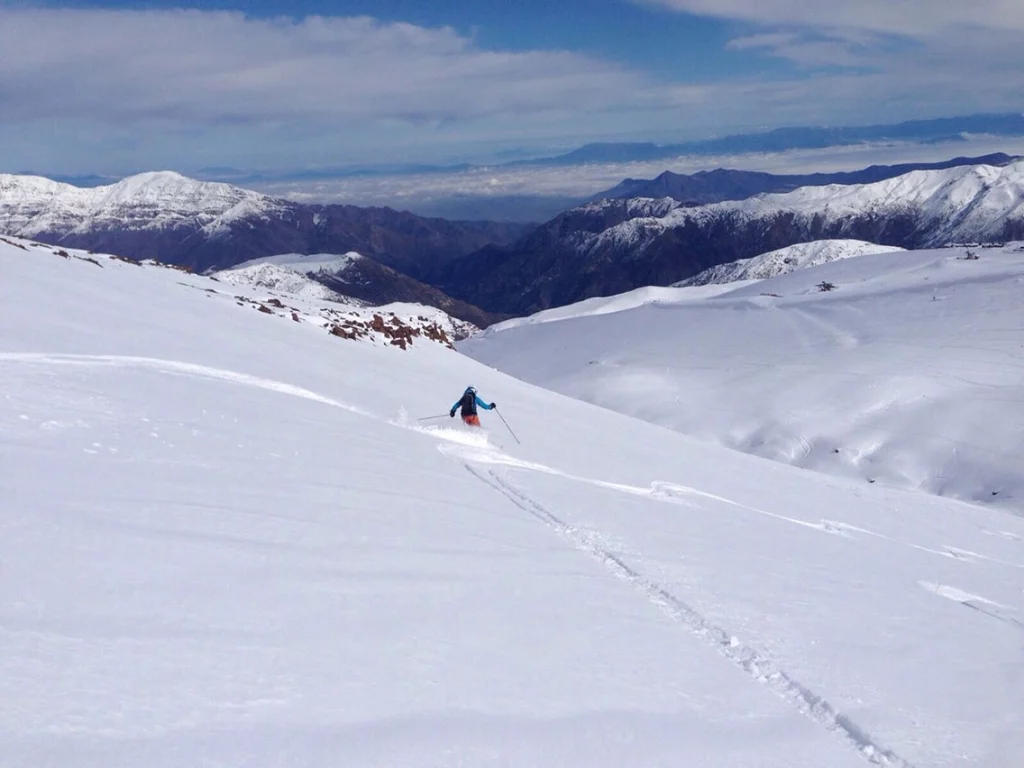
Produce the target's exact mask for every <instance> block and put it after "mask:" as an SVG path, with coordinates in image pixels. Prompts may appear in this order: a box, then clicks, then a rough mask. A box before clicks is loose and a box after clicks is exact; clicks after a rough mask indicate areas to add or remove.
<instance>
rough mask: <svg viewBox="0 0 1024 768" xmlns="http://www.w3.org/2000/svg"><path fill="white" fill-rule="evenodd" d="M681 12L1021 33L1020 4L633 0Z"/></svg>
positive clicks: (920, 33)
mask: <svg viewBox="0 0 1024 768" xmlns="http://www.w3.org/2000/svg"><path fill="white" fill-rule="evenodd" d="M636 2H638V3H640V4H646V5H653V6H661V7H665V8H670V9H673V10H677V11H682V12H686V13H693V14H698V15H701V16H712V17H715V18H725V19H734V20H738V21H747V22H753V23H757V24H768V25H775V26H792V27H810V28H818V29H854V30H868V31H871V32H879V33H883V34H896V35H904V36H907V37H914V38H923V37H932V36H936V35H944V34H947V33H949V32H957V31H960V30H962V29H964V28H970V27H977V28H983V29H994V30H1001V31H1007V30H1017V31H1022V30H1024V3H1022V2H1020V0H973V2H962V0H636Z"/></svg>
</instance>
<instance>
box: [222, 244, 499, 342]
mask: <svg viewBox="0 0 1024 768" xmlns="http://www.w3.org/2000/svg"><path fill="white" fill-rule="evenodd" d="M213 274H214V275H215V276H216V277H217V278H218V279H220V280H223V281H225V282H228V283H232V284H234V285H249V286H252V287H256V288H264V289H267V290H271V291H274V292H277V293H279V294H285V295H294V296H303V297H307V298H314V299H322V300H328V301H337V302H342V303H347V304H353V305H355V306H381V305H388V304H394V303H400V304H425V305H428V306H431V307H436V308H437V309H438V310H440V311H441V313H442V314H443V315H445V316H448V315H451V316H452V317H451V318H450V321H449V322H450V327H451V328H452V329H453V330H454V331H455V333H456V338H463V337H464V336H467V335H469V334H471V333H474V332H476V331H477V330H478V329H479V328H480V327H483V326H486V325H488V324H489V323H491V322H492V321H493V320H494V319H496V318H495V317H493V316H491V315H488V314H487V313H485V312H481V311H480V310H479V309H477V308H476V307H474V306H471V305H469V304H466V303H465V302H461V301H456V300H454V299H452V298H451V297H449V296H446V295H445V294H444V293H442V292H441V291H439V290H437V289H436V288H433V287H431V286H429V285H426V284H424V283H421V282H419V281H418V280H414V279H413V278H411V277H409V276H408V275H404V274H402V273H401V272H398V271H396V270H394V269H391V268H389V267H385V266H383V265H382V264H379V263H377V262H376V261H375V260H373V259H370V258H366V257H364V256H363V255H361V254H359V253H356V252H355V251H350V252H349V253H343V254H332V253H315V254H308V255H307V254H300V253H286V254H278V255H275V256H265V257H262V258H259V259H252V260H251V261H247V262H244V263H243V264H239V265H238V266H237V267H232V268H231V269H226V270H220V271H217V272H214V273H213ZM455 318H458V319H455Z"/></svg>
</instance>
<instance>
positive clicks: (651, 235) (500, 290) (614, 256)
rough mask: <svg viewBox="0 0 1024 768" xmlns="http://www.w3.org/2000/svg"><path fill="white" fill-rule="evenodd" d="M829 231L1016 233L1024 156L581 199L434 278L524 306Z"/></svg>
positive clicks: (505, 308) (474, 297)
mask: <svg viewBox="0 0 1024 768" xmlns="http://www.w3.org/2000/svg"><path fill="white" fill-rule="evenodd" d="M631 211H636V212H637V215H631V213H630V212H631ZM579 222H584V225H583V226H580V225H579ZM603 224H607V226H603ZM595 225H596V226H595ZM837 238H841V239H858V240H865V241H868V242H872V243H877V244H880V245H891V246H897V247H901V248H924V247H936V246H940V245H946V244H951V243H971V242H1001V241H1008V240H1013V239H1019V238H1024V161H1018V162H1015V163H1012V164H1009V165H1006V166H1003V167H996V166H986V165H979V166H964V167H957V168H950V169H945V170H934V171H915V172H912V173H908V174H905V175H902V176H898V177H895V178H892V179H888V180H885V181H881V182H877V183H874V184H864V185H848V186H841V185H834V184H833V185H826V186H815V187H803V188H800V189H797V190H795V191H793V192H790V193H787V194H766V195H759V196H757V197H752V198H748V199H745V200H738V201H729V202H722V203H716V204H712V205H703V206H686V205H684V204H682V203H679V202H677V201H674V200H670V199H668V198H665V199H661V200H643V199H641V200H632V201H622V200H606V201H601V202H596V203H590V204H588V205H586V206H583V207H581V208H579V209H577V210H575V211H570V212H568V213H567V214H565V215H563V216H562V217H559V218H558V219H556V220H554V221H553V222H549V223H548V224H547V225H545V226H544V227H542V228H540V229H539V230H537V231H535V232H533V233H531V234H530V235H527V236H526V237H524V238H523V239H522V240H521V241H520V242H519V243H517V244H516V245H514V246H512V247H509V248H504V249H503V248H490V249H487V250H484V251H481V252H480V253H477V254H471V255H470V256H467V257H465V258H463V259H461V260H459V261H458V262H456V263H455V264H454V265H453V266H452V267H451V269H450V271H449V273H448V274H447V276H446V278H445V280H443V281H442V282H441V285H442V287H443V288H444V289H445V290H446V292H448V293H449V294H451V295H453V296H457V297H459V298H462V299H464V300H466V301H469V302H471V303H474V304H476V305H478V306H481V307H484V308H485V309H489V310H491V311H502V312H510V313H516V314H521V313H529V312H533V311H536V310H539V309H544V308H548V307H552V306H559V305H562V304H568V303H572V302H575V301H579V300H581V299H584V298H589V297H591V296H606V295H612V294H615V293H621V292H623V291H628V290H631V289H633V288H637V287H640V286H643V285H669V284H673V283H677V282H679V281H681V280H685V279H687V278H690V277H692V276H694V275H696V274H699V273H700V272H702V271H704V270H705V269H709V268H711V267H715V266H718V265H720V264H724V263H728V262H732V261H736V260H738V259H746V258H751V257H754V256H757V255H759V254H762V253H766V252H768V251H773V250H776V249H778V248H783V247H786V246H789V245H794V244H796V243H803V242H809V241H812V240H821V239H837ZM506 285H511V286H514V288H515V289H514V290H506V289H505V286H506Z"/></svg>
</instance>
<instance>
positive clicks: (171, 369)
mask: <svg viewBox="0 0 1024 768" xmlns="http://www.w3.org/2000/svg"><path fill="white" fill-rule="evenodd" d="M0 362H8V363H27V364H41V365H79V366H91V367H103V366H106V367H112V368H142V369H148V370H152V371H160V372H162V373H170V374H177V375H182V376H187V377H190V378H197V379H209V380H212V381H226V382H230V383H232V384H241V385H243V386H246V387H254V388H256V389H264V390H267V391H270V392H279V393H280V394H282V395H290V396H292V397H299V398H302V399H303V400H312V401H313V402H316V403H322V404H324V405H330V406H333V407H335V408H342V409H344V410H346V411H351V412H352V413H359V414H362V415H364V416H369V415H371V414H369V413H367V412H365V411H363V410H360V409H359V408H356V407H355V406H354V405H348V404H347V403H342V402H339V401H337V400H333V399H331V398H329V397H324V396H323V395H320V394H317V393H316V392H313V391H312V390H309V389H303V388H302V387H296V386H294V385H292V384H287V383H285V382H283V381H275V380H274V379H264V378H261V377H259V376H250V375H249V374H245V373H237V372H235V371H227V370H223V369H221V368H211V367H209V366H206V365H198V364H196V363H183V362H178V361H177V360H162V359H160V358H155V357H133V356H130V355H60V354H45V353H40V352H0Z"/></svg>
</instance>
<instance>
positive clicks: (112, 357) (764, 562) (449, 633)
mask: <svg viewBox="0 0 1024 768" xmlns="http://www.w3.org/2000/svg"><path fill="white" fill-rule="evenodd" d="M875 258H877V257H872V256H866V257H863V258H862V259H853V260H848V261H847V262H837V263H835V264H830V265H827V267H823V268H821V269H826V268H836V267H839V266H841V265H843V264H854V263H861V262H864V263H866V262H867V260H869V259H875ZM1005 258H1007V259H1009V258H1011V257H1010V256H1009V255H1007V256H1006V257H1005ZM1021 258H1024V256H1022V257H1021ZM993 260H994V257H993ZM987 265H990V262H989V260H988V257H987V256H986V257H985V258H983V259H982V260H980V261H975V262H959V261H950V262H948V263H945V265H944V266H941V265H940V266H936V267H934V268H932V269H928V268H926V267H923V266H922V267H921V268H920V270H919V271H918V279H921V280H923V279H924V278H925V277H931V278H932V280H933V281H937V279H938V278H939V277H942V276H943V269H945V270H948V271H949V272H953V271H956V270H960V273H959V277H960V278H961V279H962V278H963V277H964V275H965V274H970V270H978V269H988V268H989V266H987ZM811 271H813V270H807V271H806V272H804V273H794V274H793V275H788V276H785V277H784V278H777V279H778V280H786V279H797V278H798V277H799V278H801V279H802V278H803V277H804V276H805V275H806V274H809V273H810V272H811ZM0 273H2V274H3V279H4V287H5V288H6V289H7V290H6V292H5V298H4V300H3V301H2V302H0V370H2V372H3V380H4V395H3V397H2V398H0V436H2V439H0V498H2V499H3V503H2V504H0V529H2V530H3V532H4V535H3V536H0V562H2V563H3V573H4V576H3V578H2V579H0V637H2V647H3V654H2V664H3V670H4V674H2V675H0V700H2V701H4V702H14V703H15V705H13V706H5V707H2V708H0V755H3V760H2V762H3V763H4V765H5V768H6V767H7V766H9V767H10V768H29V767H30V766H31V768H40V766H58V765H60V766H69V765H74V766H76V768H100V767H101V766H103V767H106V766H111V765H146V766H148V767H149V768H170V767H171V766H175V767H177V766H181V765H214V764H218V765H233V766H234V765H249V766H259V767H262V766H267V767H268V768H269V766H284V765H289V766H303V768H328V767H329V768H346V767H347V766H353V767H354V766H366V765H402V766H428V765H431V766H433V765H453V764H459V765H464V766H472V767H473V768H483V767H484V766H494V765H498V764H505V765H529V766H537V767H538V768H549V767H550V768H554V767H555V766H557V767H558V768H577V767H578V768H583V766H587V767H588V768H589V767H590V766H595V765H631V766H632V765H700V766H702V768H736V767H737V766H747V767H750V768H753V766H757V767H758V768H821V767H822V766H828V767H829V768H855V767H858V766H864V765H877V766H888V767H889V768H892V767H893V766H899V767H901V768H906V767H907V766H933V765H935V766H937V765H957V764H974V765H985V766H999V767H1000V768H1002V767H1003V766H1009V765H1013V761H1014V760H1015V759H1016V758H1017V757H1019V755H1020V754H1021V749H1022V748H1024V723H1022V722H1021V720H1020V709H1019V705H1020V702H1021V701H1022V700H1024V669H1022V663H1021V656H1020V638H1021V635H1020V620H1021V612H1022V610H1024V593H1022V591H1021V574H1022V573H1024V569H1022V567H1021V566H1024V549H1022V541H1024V520H1022V519H1021V518H1020V517H1019V516H1016V515H1013V514H1010V513H1008V512H1006V511H1004V510H1000V509H998V508H982V507H979V506H975V505H970V504H964V503H960V502H956V501H952V500H949V499H943V498H938V497H935V496H931V495H927V494H922V493H908V492H905V491H895V490H892V489H889V488H885V487H882V485H881V484H875V485H869V484H866V483H863V482H862V481H854V480H849V479H842V478H828V477H824V476H822V475H819V474H816V473H811V472H806V471H801V470H797V469H794V468H791V467H787V466H785V465H782V464H779V463H776V462H769V461H766V460H764V459H761V458H758V457H754V456H749V455H745V454H742V453H738V452H735V451H731V450H727V449H724V448H721V447H718V446H714V445H708V444H702V443H699V442H696V441H694V440H693V439H691V438H688V437H686V436H683V435H680V434H678V433H675V432H672V431H670V430H666V429H661V428H658V427H655V426H652V425H649V424H646V423H644V422H643V421H641V420H638V419H633V418H628V417H626V416H623V415H620V414H617V413H614V412H612V411H609V410H605V409H601V408H596V407H594V406H592V405H589V404H586V403H583V402H580V401H577V400H572V399H569V398H566V397H564V396H560V395H557V394H554V393H552V392H550V391H547V390H544V389H540V388H538V387H534V386H531V385H528V384H525V383H523V382H521V381H518V380H517V379H515V378H512V377H509V376H506V375H504V374H501V373H499V372H497V371H495V370H493V369H491V368H489V367H486V366H483V365H480V364H479V363H476V362H475V361H473V360H471V359H469V358H466V357H464V356H462V355H459V354H456V353H455V352H453V351H452V350H450V349H447V348H446V347H445V346H444V345H443V344H435V343H429V342H426V343H420V340H419V338H418V337H417V339H416V340H415V343H413V344H412V345H410V346H408V348H407V349H405V350H404V351H402V350H401V349H398V348H396V346H395V345H393V344H391V343H379V341H380V338H377V337H375V338H366V339H363V340H361V341H356V342H352V341H346V340H341V339H338V338H337V335H338V334H329V333H327V332H326V330H325V328H324V327H323V326H322V325H321V324H320V323H319V322H313V321H312V319H313V318H319V311H321V310H323V311H331V312H338V313H339V314H340V315H342V316H344V315H345V314H348V312H349V311H351V312H356V313H358V310H347V309H345V310H344V311H341V310H339V308H337V307H336V306H335V307H329V306H327V305H324V306H321V307H319V308H318V307H316V306H314V305H313V304H311V303H308V304H307V303H301V302H296V304H295V306H298V307H300V308H302V307H305V308H306V310H303V311H304V313H305V314H304V315H302V316H300V318H299V319H300V321H299V322H295V321H294V320H293V318H291V316H290V314H289V311H288V310H287V309H280V308H278V307H276V306H275V305H273V304H271V303H270V301H269V300H268V299H266V297H265V295H263V294H262V293H260V292H258V291H257V292H249V291H248V290H246V289H238V288H236V287H234V286H226V285H225V284H224V283H222V282H220V281H217V280H213V279H211V278H208V277H201V276H198V275H194V274H187V273H182V272H178V271H173V270H170V269H165V268H159V267H156V266H153V267H146V266H139V265H136V264H131V263H128V262H125V261H119V260H116V259H108V258H106V257H102V256H96V255H90V254H88V253H84V252H75V251H69V250H64V249H56V248H52V247H40V246H37V245H34V244H31V243H24V242H20V241H12V243H5V242H0ZM990 276H991V274H990ZM837 281H838V282H840V288H839V290H838V291H837V292H836V293H837V294H838V293H839V292H844V293H845V292H853V291H854V290H855V287H854V286H852V285H851V284H850V283H848V282H843V281H841V280H837ZM938 282H939V283H941V289H939V290H937V291H936V292H935V295H936V296H937V299H936V302H937V303H936V304H934V305H932V304H931V299H930V298H929V296H930V295H931V294H930V292H929V291H928V290H927V289H922V291H921V295H919V296H918V298H921V299H926V301H924V302H923V303H924V304H926V305H928V306H935V307H938V308H946V309H951V308H954V307H956V306H957V298H956V296H955V294H954V290H955V287H954V286H953V284H952V283H949V282H942V281H938ZM802 285H803V284H802V283H801V286H802ZM225 288H227V290H225ZM692 290H703V289H692ZM790 290H791V292H799V291H800V290H802V288H799V287H798V286H796V285H792V286H791V287H790ZM236 294H237V295H238V296H240V297H241V298H239V299H235V298H234V296H235V295H236ZM831 295H832V294H827V295H823V296H831ZM914 295H917V294H914V293H913V292H905V293H902V294H900V295H899V296H898V297H896V298H895V299H894V300H895V301H899V302H902V303H906V302H907V300H908V298H909V297H911V296H914ZM972 295H973V294H972ZM989 295H990V302H991V303H990V304H989V309H992V310H994V309H997V308H998V307H1000V306H1002V304H1001V302H1002V301H1003V299H1005V295H1004V294H1002V293H999V292H998V291H997V292H996V293H991V294H989ZM863 298H864V300H865V301H868V302H869V304H868V305H867V306H869V307H876V308H879V309H880V310H881V309H882V308H884V307H885V306H886V304H885V303H881V304H879V303H878V302H881V301H882V300H881V297H880V295H878V296H876V297H875V298H874V299H872V298H870V296H869V293H864V294H863ZM750 301H755V299H751V300H750ZM281 303H282V304H284V303H285V302H281ZM753 306H754V305H752V304H749V303H748V307H751V309H748V310H747V312H753V309H752V307H753ZM260 307H263V308H264V309H265V310H266V311H264V309H260ZM802 308H803V309H804V310H805V311H808V312H812V313H814V312H815V308H814V307H813V306H812V305H811V304H810V303H809V302H808V303H805V304H804V306H803V307H802ZM820 308H822V307H819V309H820ZM307 310H308V311H307ZM675 311H677V310H674V309H672V308H669V309H667V310H666V309H665V308H662V309H661V310H660V313H661V315H660V316H661V319H662V321H663V322H666V318H667V317H670V316H671V315H672V313H673V312H675ZM730 311H731V312H732V314H733V315H736V316H739V315H742V314H743V312H742V311H739V307H734V308H732V309H731V310H730ZM958 311H959V310H958ZM784 312H785V310H780V312H777V313H776V314H779V315H781V314H783V313H784ZM626 314H628V313H619V315H605V316H604V317H607V318H615V319H616V320H617V321H619V322H618V323H617V324H616V326H617V327H622V328H623V332H624V333H625V334H628V333H631V332H632V330H633V329H632V327H631V325H629V324H625V325H621V321H622V320H624V319H625V316H626ZM307 317H308V318H310V321H307V319H306V318H307ZM885 317H886V315H885V314H884V313H880V318H882V319H884V318H885ZM974 319H977V318H974ZM1004 319H1006V318H1004ZM585 320H586V319H585V318H584V319H579V320H577V321H566V323H564V324H566V325H567V324H568V323H569V322H577V323H582V322H584V321H585ZM822 321H823V322H826V318H824V317H823V318H822ZM558 325H563V324H561V323H549V324H546V326H535V327H536V328H541V327H548V328H554V327H555V326H558ZM813 327H814V326H813V325H811V324H805V325H803V326H801V328H802V331H803V334H805V335H804V336H803V338H804V339H805V340H806V341H807V343H808V344H811V343H812V341H813V337H812V336H811V335H810V334H811V330H810V329H811V328H813ZM1004 327H1005V328H1010V327H1011V326H1010V325H1009V324H1006V325H1005V326H1004ZM979 328H980V330H979ZM648 330H649V327H648ZM702 330H703V329H702ZM726 330H735V329H723V332H725V331H726ZM961 330H962V331H963V333H962V334H961V335H960V337H958V338H955V339H946V340H945V342H946V343H947V344H948V345H949V346H950V347H956V346H961V345H963V344H964V343H965V342H972V343H975V344H976V345H978V346H977V349H978V350H979V351H977V352H976V359H975V366H974V367H975V368H979V367H981V365H982V361H983V359H987V360H988V363H989V364H990V365H991V366H993V367H992V368H986V369H985V372H983V374H981V375H984V376H986V377H988V376H989V373H988V372H990V371H991V370H994V366H997V365H1003V366H1006V365H1008V362H1007V357H1006V356H1005V355H1001V354H997V353H998V352H999V349H997V348H995V347H991V348H989V347H984V344H987V343H988V341H990V340H991V337H990V335H989V332H988V331H985V330H984V327H972V328H965V327H961ZM688 335H693V336H696V334H695V333H690V332H688V333H684V334H683V337H684V338H685V337H686V336H688ZM633 338H640V337H633ZM722 338H724V336H720V337H718V338H716V339H711V340H710V341H711V342H720V341H721V340H722ZM1006 338H1007V337H1006V336H1004V337H1002V339H1003V343H1006ZM611 340H613V339H609V341H611ZM760 340H763V339H760ZM861 341H862V343H863V344H864V345H865V347H866V346H868V344H869V342H870V339H869V338H867V337H866V338H864V339H862V340H861ZM887 341H891V340H886V339H879V340H878V341H877V343H873V345H872V348H873V349H874V350H875V351H876V353H877V355H876V357H877V356H879V355H881V356H883V357H884V359H886V360H888V361H890V362H892V361H896V360H902V361H904V363H905V366H904V368H903V369H902V370H903V374H904V378H903V379H901V380H900V381H898V382H894V384H893V388H892V389H891V391H890V392H887V393H881V392H880V393H878V398H879V403H883V401H884V400H885V399H886V398H887V397H888V396H892V395H894V398H893V402H894V403H896V404H899V403H902V402H904V400H905V399H906V398H909V397H913V396H914V395H915V392H914V391H913V384H914V382H917V383H918V384H923V382H924V381H926V380H927V379H928V377H933V376H934V375H935V372H934V371H933V370H930V369H929V370H926V369H925V368H924V367H923V363H924V361H923V358H922V359H921V361H920V364H921V365H922V367H921V368H917V367H916V366H917V365H918V361H917V360H915V358H914V357H913V356H912V355H908V354H907V350H906V349H905V348H902V347H892V346H888V345H887ZM708 348H709V349H715V348H717V349H720V350H721V352H722V355H723V357H722V358H721V359H719V360H717V361H715V362H716V365H719V366H720V367H722V366H729V365H733V364H734V363H733V361H732V359H731V358H730V357H729V350H728V349H727V348H723V347H722V346H721V345H718V346H715V345H714V344H709V345H708ZM759 349H760V351H761V352H762V353H764V352H767V351H768V350H767V349H765V348H763V347H761V348H759ZM544 350H545V348H544V347H543V346H541V347H538V348H537V349H536V350H535V352H536V353H537V354H538V357H537V360H538V363H541V362H543V361H544V358H542V357H540V353H542V352H543V351H544ZM887 350H888V351H887ZM985 350H987V351H985ZM638 351H644V350H642V349H641V350H638ZM792 351H793V353H794V355H797V357H794V362H799V363H800V364H801V365H803V367H804V371H805V372H807V371H813V366H815V365H816V364H819V363H820V364H821V365H826V364H827V363H828V362H829V360H827V359H821V357H820V356H819V351H820V350H819V351H816V348H814V347H811V346H808V347H807V348H805V349H804V354H802V355H798V353H799V351H800V347H799V345H797V346H794V347H793V348H792ZM574 356H575V352H574V351H573V350H572V349H569V350H568V351H566V350H562V351H560V352H559V353H558V354H556V355H554V356H552V357H550V358H547V362H548V363H550V364H555V363H557V362H558V361H559V360H562V359H567V360H571V359H574ZM676 356H677V358H678V357H679V353H677V355H676ZM865 359H866V358H865ZM972 375H979V374H978V372H977V371H972ZM805 378H806V379H807V380H812V379H813V378H814V376H813V375H809V376H806V377H805ZM1014 380H1015V381H1016V382H1017V386H1019V382H1020V378H1019V375H1017V377H1016V378H1015V379H1014ZM789 381H792V379H789ZM944 381H945V380H944ZM470 383H471V384H474V385H476V386H477V387H478V389H479V391H480V393H481V395H482V397H484V398H485V399H486V400H488V401H490V400H494V401H496V402H497V403H498V406H499V409H500V411H499V413H500V414H501V415H502V416H503V417H505V419H506V421H507V422H508V424H509V426H510V427H512V428H513V429H514V430H515V435H516V436H517V437H518V441H517V440H516V439H514V438H513V436H512V435H511V434H510V432H509V430H507V429H506V428H505V425H504V424H503V423H502V422H501V420H500V419H499V418H497V415H496V414H495V413H494V412H493V411H488V412H482V414H481V415H482V419H483V423H484V429H483V430H482V431H479V432H471V431H468V430H464V429H461V428H459V427H456V426H454V424H455V422H453V421H452V420H450V419H449V418H448V415H447V410H448V408H449V407H450V404H451V402H452V401H454V400H455V398H456V397H458V396H459V394H460V393H461V392H462V389H463V388H464V387H465V386H466V385H467V384H470ZM762 383H764V382H762ZM779 383H780V384H784V383H785V382H779ZM775 394H784V390H777V391H776V393H775ZM828 394H829V396H835V392H829V393H828ZM997 395H998V392H996V391H995V390H993V392H992V397H993V398H994V397H996V396H997ZM771 397H772V395H771V394H767V393H765V394H762V395H761V396H760V402H761V403H766V402H769V400H770V398H771ZM822 397H823V396H822ZM818 400H819V402H820V401H821V397H819V398H818ZM1019 401H1020V398H1019V397H1018V398H1017V402H1018V403H1019ZM1011 413H1012V412H1011ZM435 415H439V418H438V419H437V420H433V419H432V418H430V417H433V416H435ZM1003 415H1004V417H1005V416H1006V413H1004V414H1003ZM976 416H978V417H979V418H978V420H977V421H976V422H975V423H976V426H979V425H983V426H984V427H985V428H986V429H988V428H991V427H993V425H992V424H990V423H989V422H988V421H987V420H986V418H987V417H986V416H985V411H984V410H983V409H982V410H979V411H978V412H977V413H976ZM421 417H423V418H425V419H426V420H423V421H420V420H418V419H419V418H421ZM1002 421H1005V422H1008V421H1009V419H1006V418H1004V419H1003V420H1002ZM919 426H922V425H919ZM995 426H997V427H999V426H1000V425H995ZM1010 426H1011V425H1010V424H1009V423H1007V424H1006V427H1005V428H1007V429H1009V427H1010ZM841 447H842V448H844V449H845V448H848V447H849V446H845V445H844V446H841ZM1018 458H1019V454H1018Z"/></svg>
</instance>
